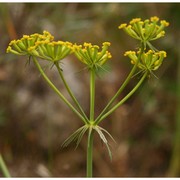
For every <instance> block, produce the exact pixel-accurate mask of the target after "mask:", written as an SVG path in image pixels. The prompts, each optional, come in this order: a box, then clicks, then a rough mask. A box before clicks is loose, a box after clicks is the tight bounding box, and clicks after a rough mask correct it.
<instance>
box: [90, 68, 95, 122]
mask: <svg viewBox="0 0 180 180" xmlns="http://www.w3.org/2000/svg"><path fill="white" fill-rule="evenodd" d="M94 102H95V71H94V70H93V69H91V70H90V122H94Z"/></svg>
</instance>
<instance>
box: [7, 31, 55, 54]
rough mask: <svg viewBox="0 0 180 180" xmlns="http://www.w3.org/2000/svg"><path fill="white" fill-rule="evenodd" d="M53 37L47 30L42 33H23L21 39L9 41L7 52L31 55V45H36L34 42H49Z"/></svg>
mask: <svg viewBox="0 0 180 180" xmlns="http://www.w3.org/2000/svg"><path fill="white" fill-rule="evenodd" d="M53 39H54V37H53V36H52V35H51V34H50V33H49V32H47V31H44V32H43V34H37V33H35V34H32V35H30V36H28V35H24V36H23V37H22V38H21V39H18V40H13V41H11V42H10V43H9V46H8V48H7V53H9V52H10V53H14V54H16V55H32V52H31V50H32V47H33V46H35V45H36V42H40V41H47V42H50V41H52V40H53Z"/></svg>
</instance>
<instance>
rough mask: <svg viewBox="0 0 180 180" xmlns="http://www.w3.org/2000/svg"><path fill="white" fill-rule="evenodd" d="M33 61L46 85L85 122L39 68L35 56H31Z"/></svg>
mask: <svg viewBox="0 0 180 180" xmlns="http://www.w3.org/2000/svg"><path fill="white" fill-rule="evenodd" d="M32 58H33V62H34V64H35V65H36V67H37V68H38V70H39V72H40V73H41V75H42V76H43V78H44V79H45V81H46V82H47V83H48V85H49V86H50V87H51V88H52V89H53V90H54V92H56V94H57V95H58V96H59V97H60V98H61V100H63V102H64V103H65V104H66V105H67V106H68V107H69V108H70V109H71V110H72V111H73V112H74V113H75V114H77V115H78V116H79V118H80V119H81V120H82V121H83V122H84V123H85V124H87V121H86V119H84V117H83V116H82V115H81V114H80V113H79V112H78V111H77V110H76V109H75V108H74V107H73V106H72V105H71V103H70V102H69V101H68V100H67V99H66V98H65V97H64V96H63V95H62V93H61V92H60V91H59V90H58V89H57V88H56V87H55V86H54V84H53V83H52V82H51V80H50V79H49V78H48V77H47V76H46V74H45V73H44V71H43V69H42V68H41V66H40V64H39V63H38V61H37V60H36V58H35V57H34V56H33V57H32Z"/></svg>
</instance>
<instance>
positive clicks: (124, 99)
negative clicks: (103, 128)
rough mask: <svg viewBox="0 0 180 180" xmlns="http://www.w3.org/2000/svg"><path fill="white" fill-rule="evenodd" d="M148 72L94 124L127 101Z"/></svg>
mask: <svg viewBox="0 0 180 180" xmlns="http://www.w3.org/2000/svg"><path fill="white" fill-rule="evenodd" d="M147 74H148V71H146V73H145V74H144V75H143V76H142V78H141V79H140V81H139V82H138V83H137V84H136V86H135V87H134V88H133V89H132V90H131V91H130V92H129V93H128V94H127V95H126V96H125V97H124V98H123V99H122V100H121V101H119V102H118V103H117V104H116V105H115V106H114V107H113V108H112V109H110V110H109V111H108V112H107V113H106V114H104V115H103V116H102V117H101V118H100V119H99V120H98V121H96V122H95V125H97V124H99V123H100V122H101V121H102V120H103V119H105V118H106V117H107V116H109V115H110V114H111V113H113V112H114V111H115V110H116V109H117V108H118V107H119V106H121V105H122V104H123V103H124V102H125V101H127V100H128V99H129V98H130V97H131V96H132V95H133V94H134V93H135V91H136V90H137V89H138V88H139V87H140V86H141V84H142V83H143V81H144V80H145V78H146V76H147Z"/></svg>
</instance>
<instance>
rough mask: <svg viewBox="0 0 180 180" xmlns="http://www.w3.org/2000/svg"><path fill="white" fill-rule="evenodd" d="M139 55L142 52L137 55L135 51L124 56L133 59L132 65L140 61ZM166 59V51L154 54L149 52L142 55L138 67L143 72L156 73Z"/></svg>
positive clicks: (127, 52)
mask: <svg viewBox="0 0 180 180" xmlns="http://www.w3.org/2000/svg"><path fill="white" fill-rule="evenodd" d="M139 53H140V52H137V53H136V52H135V51H126V52H125V54H124V55H125V56H128V57H129V58H130V59H131V63H132V64H135V63H136V62H137V61H138V54H139ZM165 57H166V52H165V51H159V52H153V51H152V50H149V51H148V52H146V53H145V52H144V53H142V55H141V57H140V61H139V63H138V67H139V68H140V69H142V70H148V71H152V70H153V71H155V70H157V69H158V68H159V66H160V65H161V64H162V62H163V60H164V58H165Z"/></svg>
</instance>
